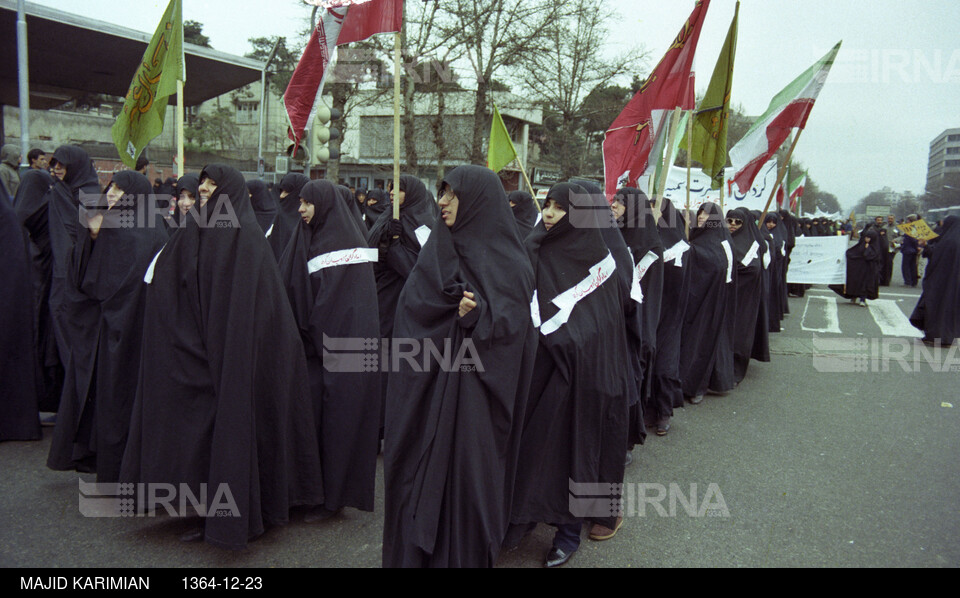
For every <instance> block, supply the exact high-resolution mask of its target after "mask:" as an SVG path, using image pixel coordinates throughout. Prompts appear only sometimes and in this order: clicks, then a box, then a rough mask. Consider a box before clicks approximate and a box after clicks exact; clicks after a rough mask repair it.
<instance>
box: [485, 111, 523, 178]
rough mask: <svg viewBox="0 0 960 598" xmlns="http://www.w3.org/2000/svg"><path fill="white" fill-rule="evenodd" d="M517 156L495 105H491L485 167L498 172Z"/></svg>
mask: <svg viewBox="0 0 960 598" xmlns="http://www.w3.org/2000/svg"><path fill="white" fill-rule="evenodd" d="M516 157H517V150H516V148H514V147H513V140H511V139H510V133H508V132H507V127H506V125H504V124H503V119H502V118H500V111H499V110H497V105H496V104H494V105H493V122H491V123H490V147H489V148H488V149H487V168H489V169H490V170H492V171H494V172H500V171H501V170H503V167H504V166H506V165H507V164H509V163H511V162H513V161H514V160H515V159H516Z"/></svg>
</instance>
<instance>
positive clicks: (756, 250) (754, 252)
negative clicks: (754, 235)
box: [740, 241, 760, 266]
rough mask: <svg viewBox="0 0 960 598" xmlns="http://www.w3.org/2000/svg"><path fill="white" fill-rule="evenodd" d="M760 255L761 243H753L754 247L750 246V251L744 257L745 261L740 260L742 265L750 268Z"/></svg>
mask: <svg viewBox="0 0 960 598" xmlns="http://www.w3.org/2000/svg"><path fill="white" fill-rule="evenodd" d="M759 255H760V243H759V242H757V241H754V242H753V245H751V246H750V250H749V251H747V255H745V256H743V259H742V260H740V263H741V264H743V265H744V266H749V265H750V264H752V263H753V260H755V259H757V256H759Z"/></svg>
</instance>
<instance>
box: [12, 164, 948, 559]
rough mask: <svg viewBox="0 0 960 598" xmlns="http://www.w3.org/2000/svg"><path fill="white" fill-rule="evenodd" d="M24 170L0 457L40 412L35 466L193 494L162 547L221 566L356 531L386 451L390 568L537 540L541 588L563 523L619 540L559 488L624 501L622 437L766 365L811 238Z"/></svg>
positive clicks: (556, 192) (932, 320)
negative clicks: (208, 506)
mask: <svg viewBox="0 0 960 598" xmlns="http://www.w3.org/2000/svg"><path fill="white" fill-rule="evenodd" d="M50 166H51V168H52V174H51V173H48V172H47V171H46V170H45V169H42V168H41V169H38V170H36V171H31V172H27V173H25V174H24V175H23V176H22V177H21V179H20V180H19V186H18V189H17V191H16V194H15V197H14V198H12V202H11V201H10V199H2V200H0V224H2V231H0V241H2V243H3V250H4V256H5V260H4V265H3V268H4V272H3V279H4V281H5V285H4V290H3V292H2V293H0V301H2V302H3V303H2V309H0V314H2V316H0V317H3V319H4V323H3V328H2V331H3V332H2V334H3V348H4V352H5V357H4V361H3V367H4V371H3V372H2V380H3V385H4V388H3V392H4V399H3V401H2V403H0V440H9V439H17V440H31V439H39V438H41V430H40V422H39V419H38V413H39V412H40V411H54V412H56V414H57V415H56V421H55V428H54V432H53V438H52V443H51V447H50V453H49V457H48V461H47V465H48V467H50V468H52V469H55V470H69V471H81V472H95V473H96V479H97V481H98V482H124V483H144V484H151V483H166V484H175V485H176V484H181V485H187V486H188V487H189V488H191V489H194V492H195V493H194V496H199V495H200V493H199V490H198V489H199V488H200V487H201V486H203V485H206V486H208V487H211V488H214V487H220V486H222V485H224V484H226V487H227V488H229V491H230V493H231V495H232V497H233V498H234V500H235V502H236V505H237V507H238V515H237V516H234V517H206V518H200V519H199V522H198V524H197V526H196V527H195V528H194V529H192V530H191V531H190V532H188V533H187V534H185V535H184V536H183V537H182V538H181V539H183V540H185V541H193V540H206V541H207V542H209V543H211V544H213V545H216V546H220V547H224V548H231V549H241V548H244V547H245V546H246V545H247V543H248V542H249V541H251V540H252V539H254V538H256V537H257V536H259V535H260V534H262V533H263V532H264V530H265V529H266V528H267V527H268V526H272V525H280V524H284V523H286V522H288V520H289V518H290V511H291V509H292V508H293V507H298V506H299V507H303V508H304V509H305V510H306V511H307V514H306V516H305V519H306V520H307V521H319V520H324V519H327V518H329V517H332V516H334V515H336V514H337V513H338V512H340V511H341V510H342V509H344V508H353V509H359V510H363V511H372V510H373V509H374V504H375V500H374V494H375V480H376V470H377V458H378V453H380V452H382V454H383V474H384V487H385V499H384V526H383V565H384V566H388V567H401V566H402V567H488V566H493V565H494V564H495V563H496V561H497V558H498V556H499V554H500V553H501V551H502V550H505V549H510V548H512V547H515V546H517V545H518V544H519V543H520V541H521V540H522V539H523V537H524V536H525V535H526V534H527V533H529V532H530V531H531V530H532V529H533V528H534V527H536V526H537V525H538V524H547V525H552V526H555V527H556V534H555V537H554V541H553V545H552V546H551V548H550V550H549V552H548V553H547V554H546V556H545V559H544V565H545V566H547V567H556V566H560V565H563V564H564V563H566V562H567V561H568V560H569V559H570V558H571V556H572V555H573V554H574V553H575V552H576V551H577V549H578V547H579V545H580V541H581V536H582V531H583V529H584V528H586V529H587V535H588V537H589V538H590V539H591V540H594V541H603V540H607V539H609V538H612V537H614V536H615V535H616V534H617V532H618V530H619V529H620V527H621V526H622V525H623V518H622V516H620V514H619V513H618V512H617V511H616V509H614V510H612V511H610V512H603V513H601V512H598V513H592V514H590V515H589V516H586V517H584V516H582V515H581V514H574V513H571V511H570V507H569V504H568V487H569V484H570V483H583V484H612V485H614V484H619V483H622V482H623V480H624V475H625V469H626V467H628V466H629V464H630V462H631V460H632V452H631V451H633V450H634V447H635V446H636V445H640V444H643V443H644V442H645V440H646V438H647V435H648V430H652V431H653V433H654V434H656V435H658V436H663V435H666V434H668V433H669V432H670V429H671V418H672V416H673V413H674V410H675V409H677V408H679V407H681V406H683V405H684V404H685V403H687V404H691V405H696V404H699V403H701V402H702V401H703V400H704V396H705V395H707V394H708V393H714V394H726V393H729V392H731V391H733V390H734V389H735V388H736V387H737V385H738V384H739V383H740V382H741V381H742V380H743V379H744V378H745V377H746V375H747V370H748V367H749V365H750V362H751V361H752V360H757V361H769V360H770V349H769V334H770V333H775V332H779V331H780V326H781V322H782V320H783V319H784V317H785V315H786V314H787V313H788V312H789V303H788V296H789V295H790V294H791V293H792V294H802V293H803V292H804V290H805V289H804V287H802V286H799V285H788V284H787V268H788V265H789V262H790V255H791V251H792V249H793V247H794V244H795V240H796V238H797V236H803V235H814V236H816V235H821V234H836V228H835V226H836V225H835V224H834V223H825V222H820V221H812V222H810V221H806V220H799V219H797V218H795V217H793V216H791V215H790V214H788V213H786V212H771V213H768V214H761V213H759V212H751V211H748V210H744V209H733V210H729V211H727V213H726V214H724V213H723V212H722V211H721V208H720V206H718V205H716V204H713V203H706V204H704V205H702V206H701V207H700V208H699V209H698V210H697V212H696V214H695V215H694V214H691V215H690V218H689V222H688V221H687V219H686V218H685V216H684V214H682V213H681V212H680V211H679V210H677V209H676V208H674V206H673V205H672V204H671V203H670V202H669V201H665V202H663V203H662V205H657V204H656V203H655V202H653V201H651V200H650V199H649V198H648V197H647V196H646V195H645V194H644V193H643V192H642V191H640V190H639V189H634V188H624V189H621V190H620V191H619V192H618V193H617V194H616V195H615V196H614V197H612V198H608V197H606V196H605V195H604V193H603V192H602V191H601V190H600V188H599V187H598V186H597V185H596V183H594V182H591V181H587V180H582V179H574V180H571V181H567V182H563V183H559V184H557V185H554V186H553V187H552V188H551V189H550V190H549V191H548V193H547V195H546V198H545V200H544V201H543V202H542V204H538V203H537V202H536V200H534V198H533V197H532V196H531V195H530V194H528V193H525V192H522V191H516V192H512V193H510V194H509V195H507V193H506V192H505V191H504V189H503V185H502V183H501V181H500V178H499V177H498V175H497V174H496V173H494V172H493V171H491V170H489V169H487V168H483V167H480V166H459V167H457V168H454V169H452V170H450V171H449V172H448V173H446V175H445V176H444V178H443V180H442V183H441V184H440V186H439V188H438V190H437V198H436V199H435V198H434V196H433V194H432V193H431V192H430V191H429V190H428V189H427V188H426V186H425V185H424V184H423V182H422V181H421V180H420V179H418V178H417V177H415V176H410V175H404V176H402V177H401V178H400V180H399V186H398V188H397V189H391V190H390V191H389V192H385V191H383V190H379V189H373V190H369V191H367V190H358V191H356V192H351V191H350V189H348V188H346V187H344V186H342V185H336V184H334V183H332V182H329V181H324V180H310V179H309V178H308V177H306V176H305V175H303V174H300V173H296V172H291V173H288V174H286V175H285V176H284V177H283V178H282V180H281V181H280V182H279V184H277V185H276V186H273V187H271V186H268V185H266V184H264V183H263V182H261V181H258V180H253V181H246V180H244V178H243V176H242V174H241V173H240V172H239V171H237V170H236V169H234V168H232V167H230V166H227V165H222V164H211V165H207V166H206V167H205V168H204V169H203V170H202V171H201V172H200V173H197V174H186V175H184V176H182V177H181V178H180V179H179V180H176V181H173V180H168V181H166V182H165V183H163V187H162V188H153V186H152V185H151V184H150V182H149V180H148V179H147V178H146V177H145V176H144V175H143V174H140V173H139V172H136V171H121V172H117V173H115V174H114V175H113V178H112V180H111V181H110V183H109V184H108V185H107V187H106V188H105V189H101V188H100V184H99V182H98V179H97V173H96V171H95V169H94V168H93V166H92V163H91V160H90V158H89V156H87V155H86V153H85V152H84V151H83V150H82V149H80V148H79V147H75V146H62V147H60V148H58V149H57V150H56V151H55V152H54V154H53V156H52V159H51V160H50ZM394 202H396V203H397V204H398V205H399V218H397V219H395V218H394V216H393V214H394V210H393V203H394ZM956 220H957V219H956V218H948V219H947V220H946V222H944V223H943V225H942V226H941V227H940V232H941V236H940V240H939V241H938V243H937V244H936V245H933V244H931V245H929V246H927V247H926V248H925V250H924V251H926V252H930V254H931V257H930V264H929V266H928V267H927V272H926V277H925V279H924V295H923V298H922V299H921V301H920V304H919V305H918V308H917V312H918V313H915V314H914V315H915V316H916V318H918V319H915V321H916V322H917V323H918V325H922V326H926V330H927V334H928V337H930V336H931V335H934V336H936V337H937V338H942V339H943V342H945V343H946V342H948V341H949V342H952V341H953V338H954V336H955V331H956V329H957V316H956V309H955V307H956V302H957V278H956V274H957V256H958V255H960V246H958V238H957V237H958V235H960V227H957V226H956ZM885 235H886V236H892V234H891V231H890V230H889V229H888V230H887V231H886V233H884V230H883V227H882V226H880V225H877V224H871V225H870V226H868V227H866V228H865V229H864V230H863V231H862V232H860V233H859V236H860V242H859V243H858V245H857V246H856V247H854V248H852V249H851V250H850V252H849V253H848V258H849V260H850V264H852V265H851V266H850V268H851V270H850V271H851V272H861V270H863V271H866V270H864V269H863V268H860V266H859V265H860V264H861V262H862V263H866V264H869V268H870V273H872V274H870V276H866V275H864V276H862V280H861V279H859V278H858V279H857V280H856V281H854V280H851V279H849V278H848V284H847V288H846V289H843V290H844V292H847V293H852V294H853V295H856V296H857V297H855V298H860V297H867V298H870V297H874V296H875V289H874V286H873V285H874V283H876V284H879V283H880V273H881V269H880V264H881V262H882V256H880V255H879V254H878V251H887V246H886V245H884V244H883V237H884V236H885ZM904 245H905V242H904ZM902 251H905V250H902ZM858 268H860V269H858ZM871 276H872V278H871ZM857 285H861V286H857ZM918 314H919V315H918ZM931 338H932V337H931ZM352 341H357V342H359V344H360V345H359V346H362V347H363V348H365V349H375V351H374V354H375V355H374V359H373V361H374V362H377V361H378V360H377V359H376V355H380V356H381V357H382V359H381V360H379V363H378V364H377V365H376V366H375V367H371V363H370V360H369V359H366V358H365V360H364V362H363V367H356V364H355V362H351V361H350V360H349V358H348V357H344V354H343V353H342V352H340V353H338V350H339V349H342V348H343V346H342V345H338V344H337V343H338V342H339V343H343V342H347V344H350V342H352ZM351 346H354V347H355V346H357V345H356V343H354V344H353V345H351ZM378 346H379V348H382V349H384V350H383V351H382V352H380V351H376V349H377V348H378ZM411 346H415V347H419V348H420V354H418V355H417V357H416V358H406V357H404V355H406V356H407V357H409V352H407V353H403V351H400V350H399V349H400V348H402V347H406V348H407V349H409V347H411ZM439 352H442V353H443V354H444V357H443V359H441V358H440V356H439V355H438V353H439ZM451 355H455V356H456V357H457V359H456V360H454V361H453V364H452V365H451V363H450V360H449V356H451ZM368 357H369V356H368ZM428 361H430V363H428ZM441 362H442V363H441Z"/></svg>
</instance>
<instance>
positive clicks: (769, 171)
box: [637, 159, 786, 212]
mask: <svg viewBox="0 0 960 598" xmlns="http://www.w3.org/2000/svg"><path fill="white" fill-rule="evenodd" d="M734 174H736V173H735V172H734V170H733V168H727V169H726V171H725V172H724V176H726V178H727V188H726V189H725V190H724V194H723V208H724V210H733V209H737V208H747V209H748V210H760V211H763V208H764V206H766V204H767V200H768V199H769V198H770V193H771V192H772V191H773V185H774V182H775V181H776V180H777V160H776V159H773V160H770V161H769V162H767V163H766V164H764V165H763V168H762V169H760V173H759V174H757V178H756V179H755V180H754V181H753V187H751V188H750V191H748V192H746V193H743V192H741V191H740V188H739V187H737V185H736V183H734V182H733V175H734ZM637 184H638V185H640V189H641V190H642V191H643V192H644V193H647V192H648V191H649V190H650V189H649V177H644V178H641V179H640V180H639V181H637ZM784 191H786V189H784ZM663 194H664V197H666V198H667V199H669V200H670V201H672V202H673V205H674V206H676V208H677V209H678V210H680V211H681V212H683V209H684V208H685V207H686V204H687V169H686V168H680V167H679V166H672V167H671V168H670V172H669V173H668V174H667V185H666V188H665V190H664V193H663ZM706 202H713V203H715V204H717V205H719V204H720V190H719V189H711V188H710V177H708V176H707V175H705V174H703V172H701V170H700V169H699V168H696V169H692V170H691V171H690V209H691V210H692V211H694V212H696V211H697V209H699V208H700V206H701V205H702V204H704V203H706ZM776 209H777V204H776V198H774V201H773V202H772V203H771V204H770V210H771V211H775V210H776Z"/></svg>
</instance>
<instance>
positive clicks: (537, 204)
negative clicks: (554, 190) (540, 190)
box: [516, 156, 543, 214]
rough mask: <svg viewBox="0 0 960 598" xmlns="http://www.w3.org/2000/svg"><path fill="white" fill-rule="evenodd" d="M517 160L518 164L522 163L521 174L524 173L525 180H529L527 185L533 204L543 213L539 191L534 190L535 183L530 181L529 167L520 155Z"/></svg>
mask: <svg viewBox="0 0 960 598" xmlns="http://www.w3.org/2000/svg"><path fill="white" fill-rule="evenodd" d="M516 160H517V164H519V165H520V174H522V175H523V180H525V181H526V182H527V187H528V188H529V189H530V196H531V197H532V198H533V205H535V206H537V211H538V212H540V213H541V214H542V213H543V208H541V207H540V202H539V201H537V192H536V191H534V190H533V184H532V183H530V178H529V177H528V176H527V167H526V166H524V164H523V162H522V161H521V160H520V156H517V158H516Z"/></svg>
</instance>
